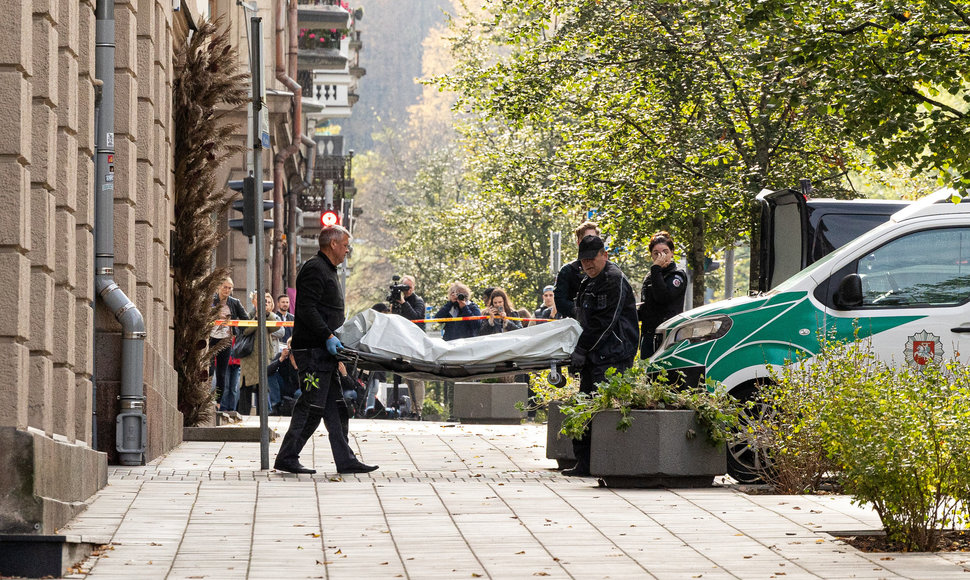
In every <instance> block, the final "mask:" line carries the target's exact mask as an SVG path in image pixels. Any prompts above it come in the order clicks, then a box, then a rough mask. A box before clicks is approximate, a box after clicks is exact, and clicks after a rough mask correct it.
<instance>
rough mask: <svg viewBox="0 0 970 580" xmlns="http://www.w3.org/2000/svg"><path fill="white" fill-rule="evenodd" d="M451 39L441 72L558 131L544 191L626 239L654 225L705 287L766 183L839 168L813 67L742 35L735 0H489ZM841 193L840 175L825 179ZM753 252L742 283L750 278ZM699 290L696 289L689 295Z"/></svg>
mask: <svg viewBox="0 0 970 580" xmlns="http://www.w3.org/2000/svg"><path fill="white" fill-rule="evenodd" d="M487 8H488V10H486V11H485V14H486V16H482V17H474V16H470V15H466V18H465V19H464V20H463V21H462V22H463V23H462V24H461V25H460V28H459V29H458V30H457V31H456V34H455V36H454V47H455V51H456V54H458V55H459V58H458V63H459V66H458V67H457V68H456V70H455V72H454V73H453V74H451V75H448V76H445V77H440V78H439V79H437V81H438V82H439V83H440V85H441V86H442V87H444V88H448V89H452V90H455V91H457V92H458V94H459V106H460V107H463V108H464V110H467V111H469V112H470V113H473V114H478V115H481V116H482V117H483V118H485V119H487V120H489V121H490V122H492V123H493V124H494V125H497V126H503V125H504V126H506V127H510V128H525V127H527V128H530V129H532V130H536V131H539V130H541V131H544V132H548V133H552V134H554V135H555V137H554V138H553V139H550V143H552V144H553V145H554V147H553V148H552V150H551V151H550V155H548V156H547V157H546V158H544V159H543V158H532V157H529V156H528V154H527V153H525V152H511V153H510V157H509V158H508V159H507V162H508V163H509V164H510V165H511V164H530V163H531V164H533V165H536V166H537V170H536V171H534V172H533V173H534V174H535V175H541V176H543V179H544V180H547V181H548V182H549V185H548V186H542V185H540V184H534V185H536V186H537V187H544V189H546V190H547V191H553V192H561V194H562V195H563V196H564V197H567V198H574V199H576V200H581V202H582V203H584V204H585V205H586V206H587V207H590V208H595V209H597V210H598V212H599V215H600V216H602V217H603V219H604V220H605V221H606V222H607V224H608V229H609V230H610V232H611V233H613V234H614V236H615V237H616V243H617V244H618V245H621V246H630V247H633V246H636V245H637V244H643V243H644V242H645V241H646V240H647V239H648V238H649V236H650V235H651V234H652V233H653V232H654V231H655V230H656V229H657V228H658V227H664V228H665V229H669V230H671V231H673V232H674V233H675V236H677V237H678V238H679V239H680V240H682V241H685V242H686V246H687V248H688V251H687V255H688V261H689V264H690V267H691V270H692V271H693V273H694V277H695V291H696V292H697V293H698V294H701V293H702V292H703V258H704V255H705V253H706V251H707V250H709V249H710V248H712V247H717V246H720V245H724V244H728V243H733V242H734V241H735V240H737V239H738V238H740V237H742V236H745V235H749V234H751V242H752V255H757V251H758V248H757V243H758V237H757V235H756V234H757V224H758V214H757V208H756V207H755V205H754V203H753V197H754V194H755V193H757V192H758V191H759V190H760V189H761V188H762V187H772V188H779V187H787V186H790V185H792V184H793V183H795V182H796V180H797V178H799V177H803V176H806V175H807V176H810V177H815V178H817V177H818V176H829V175H830V174H833V173H834V174H835V175H841V174H843V173H844V172H845V171H846V170H847V169H849V168H850V167H851V166H852V164H853V162H854V159H853V157H852V154H851V152H850V150H849V148H848V145H849V144H848V143H847V142H846V141H845V139H844V138H843V132H844V131H843V129H844V128H843V125H842V120H841V119H840V118H839V117H838V116H836V115H830V114H828V113H827V111H826V112H820V111H819V109H818V108H817V107H815V106H810V105H811V103H809V101H808V99H807V95H808V92H809V90H810V86H812V85H811V84H810V83H809V82H808V81H807V80H806V79H807V78H811V77H812V75H813V74H814V69H812V68H811V67H810V66H807V65H805V66H801V67H798V66H795V65H794V64H793V63H791V62H790V61H787V60H785V58H786V55H787V54H788V53H789V52H790V51H791V50H792V47H791V46H790V45H791V44H792V43H793V42H795V40H794V39H791V38H788V37H786V36H783V35H779V34H775V33H774V32H773V31H772V30H768V31H763V32H758V33H752V31H751V30H750V29H749V27H748V18H749V14H748V13H747V12H746V10H745V9H744V5H743V3H737V2H734V3H732V2H692V3H671V2H663V1H658V0H655V1H640V0H602V1H597V2H589V1H585V0H565V1H553V0H523V1H520V2H517V3H514V4H512V3H498V2H488V3H487ZM822 189H823V190H828V191H827V192H828V193H832V194H835V195H845V194H846V193H847V192H846V190H845V188H844V187H842V185H841V184H840V183H838V182H836V183H831V184H823V185H822ZM756 268H757V261H752V269H753V271H752V273H751V279H753V280H756V279H757V270H756ZM698 297H699V296H698V295H696V294H695V300H696V299H697V298H698Z"/></svg>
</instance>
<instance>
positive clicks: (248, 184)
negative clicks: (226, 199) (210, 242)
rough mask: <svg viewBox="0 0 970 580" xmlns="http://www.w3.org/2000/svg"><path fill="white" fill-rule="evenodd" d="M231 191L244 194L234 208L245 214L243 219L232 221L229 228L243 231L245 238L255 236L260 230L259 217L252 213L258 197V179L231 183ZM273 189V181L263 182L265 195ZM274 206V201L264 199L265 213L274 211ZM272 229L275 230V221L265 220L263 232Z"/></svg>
mask: <svg viewBox="0 0 970 580" xmlns="http://www.w3.org/2000/svg"><path fill="white" fill-rule="evenodd" d="M229 189H231V190H233V191H238V192H240V193H242V199H237V200H236V201H234V202H232V208H233V209H234V210H236V211H239V212H242V214H243V217H241V218H232V219H230V220H229V227H230V228H232V229H234V230H239V231H241V232H242V233H243V235H244V236H247V237H252V236H255V235H256V232H257V231H258V229H259V226H258V224H259V216H257V215H256V214H255V213H254V212H253V211H252V207H253V205H254V200H255V197H256V179H255V178H254V177H246V178H245V179H236V180H233V181H230V182H229ZM272 189H273V182H272V181H264V182H263V193H265V192H267V191H270V190H272ZM274 205H276V204H274V203H273V200H271V199H264V200H263V211H264V212H265V211H269V210H271V209H273V206H274ZM271 229H273V220H268V219H264V220H263V230H264V231H265V230H271Z"/></svg>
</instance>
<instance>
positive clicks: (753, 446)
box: [727, 383, 771, 483]
mask: <svg viewBox="0 0 970 580" xmlns="http://www.w3.org/2000/svg"><path fill="white" fill-rule="evenodd" d="M759 387H760V384H758V383H752V384H749V385H745V386H743V387H738V388H737V389H734V390H733V391H731V395H733V396H734V397H735V398H736V399H738V400H740V401H742V402H747V401H754V400H755V399H756V397H757V394H758V388H759ZM766 413H770V410H769V409H768V408H767V407H766V406H765V405H764V404H763V403H756V404H755V406H753V407H751V408H750V409H747V410H746V411H745V412H744V415H743V416H742V417H741V425H740V426H739V429H738V432H737V433H736V437H735V438H734V439H733V440H732V441H731V442H729V443H728V445H727V468H728V475H730V476H731V477H733V478H734V479H736V480H737V481H738V482H739V483H765V476H766V475H768V474H770V473H771V462H770V460H769V458H768V456H767V454H766V453H765V451H764V449H763V448H762V446H761V445H759V444H758V440H757V436H756V435H754V434H749V433H748V430H747V423H748V421H749V420H750V419H761V418H763V417H764V416H765V414H766Z"/></svg>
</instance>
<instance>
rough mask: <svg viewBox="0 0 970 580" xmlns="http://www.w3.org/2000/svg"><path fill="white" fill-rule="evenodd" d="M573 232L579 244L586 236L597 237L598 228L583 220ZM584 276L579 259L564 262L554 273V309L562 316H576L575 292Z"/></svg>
mask: <svg viewBox="0 0 970 580" xmlns="http://www.w3.org/2000/svg"><path fill="white" fill-rule="evenodd" d="M574 233H575V234H576V243H577V244H579V242H581V241H582V240H583V238H585V237H586V236H597V237H598V236H599V235H600V230H599V226H597V225H596V224H595V223H594V222H583V223H581V224H579V227H578V228H576V231H575V232H574ZM585 277H586V274H585V273H584V272H583V264H582V263H581V261H580V260H576V261H574V262H570V263H568V264H566V265H565V266H563V267H562V268H561V269H560V270H559V274H558V275H556V288H555V290H553V292H554V294H555V297H556V311H557V312H558V313H559V316H561V317H562V318H576V312H575V311H576V294H578V293H579V284H580V283H581V282H582V281H583V278H585Z"/></svg>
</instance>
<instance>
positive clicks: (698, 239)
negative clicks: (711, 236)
mask: <svg viewBox="0 0 970 580" xmlns="http://www.w3.org/2000/svg"><path fill="white" fill-rule="evenodd" d="M704 226H705V218H704V214H703V212H701V211H700V210H698V211H697V212H696V213H695V214H694V217H693V219H691V237H690V253H689V254H688V257H687V266H688V268H690V271H691V279H692V280H693V281H694V282H693V284H694V295H693V296H692V297H691V305H690V306H691V307H692V308H696V307H698V306H700V305H702V304H704V242H705V239H706V236H705V229H704Z"/></svg>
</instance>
